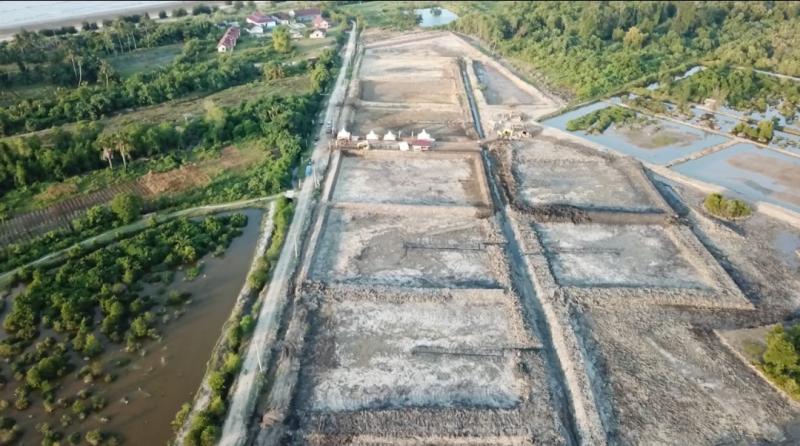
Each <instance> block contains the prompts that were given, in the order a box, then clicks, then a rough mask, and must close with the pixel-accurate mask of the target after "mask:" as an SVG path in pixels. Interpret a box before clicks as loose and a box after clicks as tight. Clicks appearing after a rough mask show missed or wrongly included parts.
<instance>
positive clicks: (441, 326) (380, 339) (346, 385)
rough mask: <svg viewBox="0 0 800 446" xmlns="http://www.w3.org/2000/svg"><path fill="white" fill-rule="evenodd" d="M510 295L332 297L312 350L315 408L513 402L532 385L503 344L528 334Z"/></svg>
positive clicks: (521, 339)
mask: <svg viewBox="0 0 800 446" xmlns="http://www.w3.org/2000/svg"><path fill="white" fill-rule="evenodd" d="M505 297H506V296H503V295H502V294H499V293H498V294H497V295H489V296H486V298H485V299H484V298H483V296H481V297H480V298H477V299H476V298H475V297H474V296H472V298H469V299H462V298H460V297H458V298H455V299H451V300H446V301H421V302H415V301H411V302H401V303H393V302H373V301H366V300H360V299H359V300H343V301H337V302H331V303H330V304H328V305H329V306H328V308H324V309H323V310H324V316H322V318H323V320H322V321H320V324H319V325H320V326H322V327H325V329H324V330H320V332H319V335H318V338H317V339H315V344H314V351H313V353H312V354H313V355H314V358H313V361H312V363H313V364H314V365H313V373H312V374H311V375H312V376H311V377H310V380H311V383H310V384H311V386H312V388H311V394H310V402H309V405H310V407H311V408H312V409H313V410H324V411H347V410H359V409H390V408H403V407H452V406H463V405H471V406H480V407H493V408H511V407H514V406H516V405H517V404H519V402H520V401H521V399H522V397H523V395H524V394H525V393H526V390H527V383H526V380H525V379H524V377H523V376H522V375H521V374H519V373H518V369H517V364H516V359H515V355H514V354H513V352H505V353H504V352H503V348H513V347H516V346H520V345H521V344H522V343H523V342H524V339H525V338H524V335H523V328H522V326H521V323H520V322H519V321H518V317H517V316H516V315H515V313H514V309H513V308H512V307H511V306H510V305H509V304H508V302H506V301H505V300H504V298H505Z"/></svg>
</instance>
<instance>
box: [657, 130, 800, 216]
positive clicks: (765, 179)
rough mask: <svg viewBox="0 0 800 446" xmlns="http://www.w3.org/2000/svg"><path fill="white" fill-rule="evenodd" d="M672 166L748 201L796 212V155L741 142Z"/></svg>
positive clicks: (799, 172)
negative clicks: (760, 202) (735, 193)
mask: <svg viewBox="0 0 800 446" xmlns="http://www.w3.org/2000/svg"><path fill="white" fill-rule="evenodd" d="M672 169H673V170H676V171H677V172H680V173H682V174H684V175H686V176H689V177H692V178H696V179H698V180H702V181H706V182H709V183H714V184H718V185H721V186H723V187H725V188H728V189H730V190H732V191H734V192H737V193H738V194H740V195H742V196H743V197H745V198H746V199H748V200H750V201H764V202H768V203H773V204H777V205H779V206H783V207H785V208H788V209H791V210H794V211H797V212H800V158H797V157H794V156H789V155H784V154H782V153H778V152H776V151H774V150H771V149H762V148H759V147H756V146H754V145H752V144H746V143H743V144H736V145H734V146H732V147H730V148H727V149H725V150H721V151H719V152H716V153H712V154H710V155H706V156H704V157H702V158H699V159H696V160H692V161H689V162H686V163H683V164H679V165H677V166H674V167H673V168H672Z"/></svg>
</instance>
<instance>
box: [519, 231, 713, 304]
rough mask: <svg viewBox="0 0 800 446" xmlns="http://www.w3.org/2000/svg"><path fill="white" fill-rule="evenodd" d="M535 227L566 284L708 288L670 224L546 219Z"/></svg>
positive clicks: (558, 276) (556, 270) (559, 280)
mask: <svg viewBox="0 0 800 446" xmlns="http://www.w3.org/2000/svg"><path fill="white" fill-rule="evenodd" d="M534 229H535V230H536V231H537V232H538V234H539V236H540V238H541V241H542V245H543V247H544V249H545V253H546V255H547V257H548V260H549V261H550V265H551V267H552V270H553V274H554V275H555V276H556V280H557V281H558V282H559V284H560V285H562V286H575V287H653V288H692V289H707V288H709V286H708V284H707V283H706V281H705V280H704V279H703V277H702V274H701V272H700V271H698V270H697V268H696V267H695V266H694V265H693V264H692V263H691V262H690V261H689V259H688V258H687V256H686V255H685V254H684V252H683V251H682V250H683V248H682V247H681V246H679V245H678V244H677V243H676V241H675V240H674V239H673V238H672V237H671V236H670V234H669V233H668V231H669V230H670V229H669V228H665V227H663V226H659V225H641V224H640V225H608V224H595V223H592V224H580V225H576V224H572V223H543V224H535V225H534Z"/></svg>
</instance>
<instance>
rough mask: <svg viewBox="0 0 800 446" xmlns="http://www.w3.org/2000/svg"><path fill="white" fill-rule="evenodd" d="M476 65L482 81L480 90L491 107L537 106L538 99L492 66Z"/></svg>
mask: <svg viewBox="0 0 800 446" xmlns="http://www.w3.org/2000/svg"><path fill="white" fill-rule="evenodd" d="M473 63H474V64H475V66H474V69H475V74H476V75H477V76H478V80H479V81H480V86H479V88H480V89H481V91H483V95H484V97H485V98H486V103H487V104H489V105H519V104H535V103H536V102H537V99H536V98H534V97H533V96H532V95H530V94H528V92H527V91H524V90H523V89H521V88H519V87H517V85H516V84H514V82H512V81H511V80H510V79H509V78H508V77H506V76H505V75H503V74H502V73H500V71H498V70H497V68H495V67H494V66H492V65H484V64H482V63H480V62H478V61H474V62H473Z"/></svg>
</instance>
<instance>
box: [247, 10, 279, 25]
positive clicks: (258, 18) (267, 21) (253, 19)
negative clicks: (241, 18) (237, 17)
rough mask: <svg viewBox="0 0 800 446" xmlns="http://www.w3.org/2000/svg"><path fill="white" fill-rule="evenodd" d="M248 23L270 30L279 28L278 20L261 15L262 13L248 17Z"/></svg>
mask: <svg viewBox="0 0 800 446" xmlns="http://www.w3.org/2000/svg"><path fill="white" fill-rule="evenodd" d="M247 23H249V24H251V25H255V26H261V27H263V28H267V29H269V28H274V27H276V26H278V19H276V18H275V17H272V16H268V15H264V14H261V13H260V12H255V13H253V14H250V15H249V16H247Z"/></svg>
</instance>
